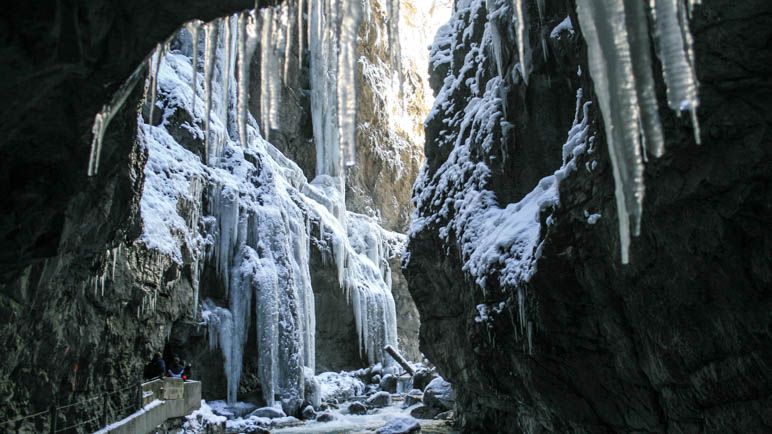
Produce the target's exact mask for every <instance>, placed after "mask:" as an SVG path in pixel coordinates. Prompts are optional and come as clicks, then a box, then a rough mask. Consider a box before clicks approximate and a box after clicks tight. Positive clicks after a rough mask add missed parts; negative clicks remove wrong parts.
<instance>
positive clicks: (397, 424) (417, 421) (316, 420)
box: [178, 365, 458, 434]
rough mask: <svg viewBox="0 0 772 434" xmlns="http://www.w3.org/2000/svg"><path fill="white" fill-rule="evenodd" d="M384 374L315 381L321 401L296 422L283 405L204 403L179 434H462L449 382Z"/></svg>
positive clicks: (326, 376)
mask: <svg viewBox="0 0 772 434" xmlns="http://www.w3.org/2000/svg"><path fill="white" fill-rule="evenodd" d="M385 371H386V372H384V370H382V369H381V368H380V366H378V365H376V367H371V368H368V369H363V370H359V371H355V372H340V373H334V372H326V373H323V374H320V375H317V376H315V377H314V381H313V382H312V383H313V384H314V385H315V386H311V387H312V390H311V391H310V392H313V393H318V394H317V396H318V397H319V401H317V404H312V403H311V402H307V403H305V404H303V406H302V411H300V412H299V413H294V414H295V416H296V417H291V416H287V415H286V413H285V412H284V411H283V410H282V406H281V404H279V403H276V404H274V405H273V406H268V407H262V408H257V406H255V405H254V404H251V403H246V402H237V403H234V404H227V403H226V401H208V402H207V401H202V403H201V408H200V409H199V410H197V411H196V412H194V413H193V414H191V415H189V416H187V417H186V419H185V421H184V424H183V425H182V427H181V430H179V431H178V434H203V433H222V432H225V433H228V434H235V433H265V432H272V433H380V434H400V433H416V432H419V431H420V432H422V433H453V432H458V431H456V430H454V428H453V425H454V420H453V411H452V409H453V408H454V407H455V393H454V392H453V389H452V387H451V385H450V384H449V383H447V382H446V381H445V380H443V379H442V378H441V377H439V376H438V375H437V374H436V373H435V372H434V371H433V370H432V369H428V368H420V369H418V370H417V373H416V375H415V376H414V377H412V378H411V377H410V376H407V375H404V374H403V375H402V376H396V375H392V374H388V373H387V372H388V369H387V370H385ZM365 381H367V382H369V384H367V385H366V384H365ZM309 385H310V384H309ZM414 386H415V387H414ZM395 390H397V391H398V393H393V392H394V391H395Z"/></svg>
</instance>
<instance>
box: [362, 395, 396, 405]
mask: <svg viewBox="0 0 772 434" xmlns="http://www.w3.org/2000/svg"><path fill="white" fill-rule="evenodd" d="M365 403H366V404H367V406H368V407H370V408H380V407H386V406H387V405H391V394H390V393H389V392H376V393H374V394H373V395H372V396H370V397H369V398H367V401H365Z"/></svg>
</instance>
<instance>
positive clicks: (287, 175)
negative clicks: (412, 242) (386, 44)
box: [139, 1, 404, 405]
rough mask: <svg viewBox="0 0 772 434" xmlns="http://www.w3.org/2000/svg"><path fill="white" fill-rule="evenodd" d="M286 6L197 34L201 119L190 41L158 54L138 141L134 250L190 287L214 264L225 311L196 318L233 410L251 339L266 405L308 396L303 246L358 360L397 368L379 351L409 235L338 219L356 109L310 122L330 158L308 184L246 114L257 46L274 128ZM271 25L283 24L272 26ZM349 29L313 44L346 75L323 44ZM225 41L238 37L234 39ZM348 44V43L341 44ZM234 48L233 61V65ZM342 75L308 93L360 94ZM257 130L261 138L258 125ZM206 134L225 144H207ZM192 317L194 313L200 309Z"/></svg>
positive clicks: (389, 328)
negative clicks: (334, 280) (144, 156)
mask: <svg viewBox="0 0 772 434" xmlns="http://www.w3.org/2000/svg"><path fill="white" fill-rule="evenodd" d="M327 3H329V2H320V1H312V2H310V4H309V7H311V8H312V10H313V8H315V7H320V6H326V7H328V8H329V7H330V5H329V4H327ZM288 7H289V6H288V5H283V6H277V7H274V8H268V9H263V10H262V11H259V12H255V13H254V14H250V13H242V14H239V15H238V16H237V17H235V18H226V19H224V20H217V21H214V22H212V23H208V24H206V25H205V26H206V27H205V29H206V32H205V33H206V34H207V38H206V48H205V50H204V51H205V54H204V71H203V79H204V88H205V92H204V93H205V94H204V96H203V98H204V100H205V103H204V104H203V107H205V110H206V113H200V111H198V112H194V110H193V107H201V106H202V105H201V104H200V103H196V102H195V101H196V99H197V98H200V97H201V95H199V93H198V92H195V91H194V90H192V88H191V87H190V86H189V83H191V82H192V81H193V77H194V76H196V75H197V74H199V73H200V72H199V71H198V69H197V68H193V64H192V62H191V57H192V58H195V57H196V56H195V54H194V53H195V50H193V47H191V46H197V42H195V40H194V41H193V42H192V43H191V44H190V45H191V46H183V47H182V50H181V51H172V52H169V53H167V54H165V55H164V56H163V58H162V59H161V61H160V64H159V68H158V87H159V99H160V100H161V103H162V105H163V110H164V111H163V115H162V120H161V123H160V125H158V126H152V125H148V124H145V123H143V122H142V120H141V119H140V125H139V141H140V143H141V144H142V146H144V147H145V148H146V149H147V151H148V162H147V165H146V169H145V177H146V178H145V179H146V180H145V185H144V191H143V197H142V202H141V214H142V219H143V223H144V224H143V228H144V232H143V234H142V236H141V238H140V241H141V242H142V243H143V244H145V245H146V246H147V247H149V248H151V249H153V250H155V251H159V252H161V253H164V254H166V255H168V256H169V257H170V258H172V259H173V260H174V261H176V262H178V263H180V264H183V263H184V264H190V265H191V267H190V269H191V272H192V274H193V276H192V281H193V282H194V286H196V288H195V289H194V290H195V291H198V289H199V288H198V286H199V285H200V282H199V279H198V274H199V273H200V272H201V269H202V268H203V264H205V263H209V264H211V265H212V266H213V268H214V270H216V274H217V280H218V281H219V282H220V283H219V285H220V286H221V287H222V290H223V292H224V293H225V294H224V295H225V297H226V299H227V305H225V306H222V305H218V304H217V303H216V302H215V301H214V300H206V301H205V302H204V304H203V306H202V311H201V319H202V320H203V321H204V322H205V323H206V324H207V325H208V327H209V336H210V344H211V346H212V348H215V347H217V348H219V349H220V351H222V353H223V356H224V362H225V366H224V369H225V374H226V378H227V380H228V397H227V399H228V401H229V402H233V401H235V400H236V399H237V391H238V384H239V380H240V377H241V369H242V365H243V358H244V345H245V343H246V341H247V339H256V340H257V345H258V351H259V360H258V366H259V377H260V382H261V386H262V390H263V397H264V399H265V400H266V402H267V403H268V404H269V405H272V404H273V403H274V400H275V399H276V398H277V397H278V398H281V399H303V396H304V377H305V375H306V374H305V372H306V371H308V372H311V371H313V369H314V365H315V322H316V318H315V316H314V315H315V310H314V294H313V290H312V288H311V279H310V272H309V258H310V249H311V245H312V243H311V240H312V238H314V239H316V241H315V242H314V244H315V245H317V246H319V248H321V249H322V253H323V255H325V256H326V257H327V258H328V259H329V261H330V263H331V264H333V265H334V266H335V267H337V270H338V275H339V280H340V283H341V287H342V288H344V290H345V291H346V293H347V295H348V299H349V302H350V304H351V306H352V309H353V310H354V316H355V322H356V328H357V332H358V335H359V338H358V339H359V343H360V349H361V352H362V354H363V356H366V357H367V359H368V360H369V361H370V362H371V363H378V362H380V363H384V364H386V365H389V364H391V363H392V361H391V359H390V358H388V356H387V355H386V354H384V352H383V347H384V346H386V345H392V346H396V344H397V331H396V312H395V306H394V300H393V298H392V295H391V271H390V269H389V265H388V262H389V258H391V257H393V256H394V255H395V254H396V253H397V252H398V251H399V250H400V249H401V248H402V245H403V244H404V236H402V235H400V234H396V233H393V232H389V231H386V230H384V229H382V228H381V227H380V226H379V225H378V223H377V221H375V220H374V219H372V218H369V217H366V216H362V215H358V214H354V213H351V212H348V211H346V207H345V198H344V196H343V190H342V183H343V178H342V176H343V174H342V173H341V171H340V169H341V167H342V165H341V158H342V157H341V154H340V152H337V153H336V152H334V149H337V150H338V151H339V150H340V147H339V145H338V144H339V142H338V137H341V136H342V135H343V133H342V132H341V131H343V130H345V129H347V128H351V129H353V128H354V126H355V125H354V124H353V122H354V121H353V120H352V119H347V120H346V122H348V124H346V125H347V126H343V127H342V126H341V125H342V124H341V123H339V122H338V120H339V119H340V118H341V116H343V117H348V116H353V113H352V112H350V110H351V107H353V106H351V107H349V108H347V109H346V108H344V109H340V110H333V115H334V116H333V117H329V118H325V117H323V116H321V113H317V114H316V116H317V122H319V123H320V125H319V126H320V128H321V130H322V131H328V132H331V133H333V134H330V135H324V134H322V135H321V136H320V138H321V139H322V140H321V141H317V147H318V149H320V150H321V152H320V153H322V152H326V157H325V158H326V160H325V161H324V162H323V168H324V169H323V170H321V171H320V173H319V175H318V176H317V177H316V178H315V179H314V180H313V181H311V182H308V181H307V179H306V178H305V176H304V175H303V172H302V171H301V169H300V168H299V167H298V166H297V165H296V164H295V163H293V162H292V161H290V160H289V159H287V158H286V157H285V156H284V155H282V154H281V152H279V151H278V150H277V149H276V148H275V147H274V146H273V145H271V144H270V143H268V142H267V141H265V140H264V139H263V137H262V135H261V129H260V128H259V127H258V122H257V121H256V120H255V118H254V117H253V116H252V115H251V113H249V111H248V109H247V98H248V94H247V93H246V92H247V87H248V79H247V78H248V75H249V74H248V70H247V67H248V64H249V60H250V55H251V54H250V53H251V52H252V51H254V49H255V47H256V46H257V42H258V37H259V38H260V42H261V43H260V45H259V47H260V50H261V52H260V53H259V55H260V56H261V57H260V58H261V60H266V59H267V60H269V65H268V66H270V67H271V68H275V69H274V70H273V71H271V72H272V73H274V74H277V75H273V76H271V77H265V76H264V79H266V80H267V81H268V82H267V83H262V85H261V89H260V91H261V95H260V97H261V98H264V97H265V98H267V100H266V101H265V102H266V104H261V105H262V108H263V109H267V110H268V111H267V112H266V113H265V114H266V116H263V115H262V113H261V116H260V117H261V118H262V119H263V122H266V123H268V124H269V125H270V124H271V123H272V122H275V121H276V119H275V118H272V115H271V112H272V111H273V110H274V108H275V107H278V104H279V101H277V100H276V98H277V97H278V95H279V90H280V88H279V87H278V86H280V85H281V80H280V77H278V73H279V72H281V71H282V67H283V65H282V64H281V62H282V61H286V60H287V58H286V56H276V52H275V51H276V48H277V47H279V46H280V44H282V43H284V42H285V41H284V39H282V38H283V37H286V35H285V36H282V38H279V37H277V34H280V33H281V32H282V31H283V29H282V26H281V25H279V24H280V23H281V22H282V20H287V19H288V18H289V16H290V13H289V12H288V10H287V9H286V8H288ZM326 19H328V16H327V15H326V14H325V15H324V16H322V15H321V14H320V15H317V16H315V17H314V16H313V15H312V17H311V28H310V29H309V31H311V32H313V31H314V30H313V26H314V25H316V26H320V25H321V26H325V25H327V24H329V23H327V24H325V23H322V22H321V21H323V20H326ZM275 20H279V21H278V22H277V23H273V22H274V21H275ZM314 20H316V21H314ZM234 21H235V23H236V24H235V26H236V27H237V29H236V30H235V31H234V29H233V26H234ZM343 21H345V20H343ZM271 23H273V24H271ZM353 25H354V23H352V22H349V23H348V24H346V23H344V22H338V24H337V26H338V27H333V28H327V27H323V28H324V30H322V28H317V29H316V30H317V31H319V34H318V35H317V36H318V37H319V38H321V39H320V40H319V41H317V42H316V43H312V44H311V46H310V55H311V58H312V59H317V61H318V60H319V59H322V60H324V61H325V62H327V63H325V65H327V66H329V67H335V68H337V67H338V65H339V63H340V64H342V65H344V68H349V67H352V65H351V64H350V63H348V62H350V61H355V60H356V59H355V57H352V56H353V54H354V53H353V52H352V53H349V54H343V55H342V57H343V58H342V59H338V58H337V57H335V56H332V54H334V53H335V47H336V46H335V45H334V44H333V45H327V46H325V45H321V44H319V42H321V40H322V39H324V40H325V42H327V43H332V42H334V41H330V39H335V36H336V34H335V33H330V32H332V31H333V30H334V29H335V28H337V29H338V30H340V26H343V27H344V28H345V27H346V26H353ZM349 30H351V29H349ZM234 33H235V34H236V38H235V39H236V40H235V41H232V39H233V38H232V37H231V35H233V34H234ZM258 35H259V36H258ZM325 38H326V39H325ZM344 39H345V38H344ZM181 40H184V39H181ZM269 41H270V43H268V42H269ZM277 41H279V43H278V44H277ZM355 41H356V39H355V37H354V38H352V39H351V40H350V41H349V42H348V43H351V44H353V43H355ZM312 42H313V41H312ZM341 43H342V42H341ZM315 44H316V45H315ZM183 45H184V44H183ZM234 47H235V51H236V52H237V58H236V59H235V60H236V62H235V63H236V65H233V60H232V59H231V57H232V55H231V53H232V52H233V50H234ZM195 48H197V47H195ZM354 48H355V47H354ZM191 50H192V51H191ZM319 50H322V51H324V52H323V53H319V52H318V51H319ZM325 50H327V51H325ZM265 51H270V52H265ZM188 53H190V54H188ZM272 56H273V57H272ZM328 56H329V57H330V58H328ZM347 56H348V57H347ZM312 61H313V60H312ZM215 65H219V68H218V67H215ZM317 66H318V65H317ZM328 71H329V70H328ZM345 75H346V74H343V75H341V76H340V77H339V76H338V75H332V76H330V75H325V76H323V77H316V78H315V79H317V78H318V79H321V80H327V79H329V80H332V82H327V81H324V82H323V83H321V84H319V83H317V84H314V83H313V81H312V85H313V86H314V87H315V89H316V90H320V89H321V93H322V94H323V97H324V98H327V97H330V98H333V99H336V98H338V97H339V96H340V95H343V94H345V92H346V91H343V92H342V93H341V91H339V90H338V86H341V85H342V86H344V87H347V88H348V90H353V89H355V83H354V82H353V81H348V80H353V78H350V77H346V76H345ZM234 80H235V81H236V82H237V91H236V92H231V90H230V86H229V83H230V82H231V81H234ZM348 90H347V91H348ZM325 92H327V93H325ZM347 98H348V97H347ZM333 107H338V106H337V105H336V106H333ZM177 110H183V111H185V112H187V113H189V114H190V115H191V118H192V121H191V122H189V123H184V124H183V125H172V124H171V122H172V121H171V120H170V119H171V117H172V116H173V115H174V113H175V112H176V111H177ZM177 118H178V117H177ZM177 118H175V119H177ZM207 119H208V120H207ZM172 126H174V127H176V128H180V127H181V128H183V129H184V130H186V131H188V132H189V133H190V134H191V135H192V136H193V137H195V138H196V139H197V140H199V141H201V142H203V143H204V144H205V151H204V155H205V156H206V158H203V159H202V158H201V157H200V156H199V155H196V154H195V153H194V152H191V151H190V150H188V149H186V148H185V147H184V146H183V145H182V144H181V143H179V142H178V141H177V140H176V139H175V137H174V136H173V134H172V132H171V131H172V129H173V128H171V127H172ZM315 126H316V125H315ZM260 127H262V129H263V131H265V129H266V127H267V126H266V125H260ZM348 133H350V132H347V133H346V134H348ZM209 134H212V135H213V137H218V138H220V140H207V138H208V137H209ZM204 198H206V200H204ZM317 228H318V230H317ZM209 292H210V293H211V289H210V291H209ZM195 298H198V297H197V294H196V296H195ZM252 309H254V314H253V313H252ZM194 315H198V311H197V310H196V311H195V312H194ZM251 321H255V323H256V330H257V336H254V337H250V336H247V331H248V330H249V324H250V322H251ZM309 369H310V371H309Z"/></svg>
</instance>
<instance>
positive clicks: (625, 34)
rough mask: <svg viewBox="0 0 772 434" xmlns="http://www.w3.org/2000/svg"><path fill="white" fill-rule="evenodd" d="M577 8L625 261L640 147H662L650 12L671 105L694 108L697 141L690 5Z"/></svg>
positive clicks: (636, 219)
mask: <svg viewBox="0 0 772 434" xmlns="http://www.w3.org/2000/svg"><path fill="white" fill-rule="evenodd" d="M693 3H694V2H690V6H689V7H691V5H692V4H693ZM576 9H577V15H578V16H579V21H580V23H581V26H582V32H583V34H584V38H585V41H586V42H587V51H588V56H589V66H590V74H591V75H592V78H593V82H594V83H595V94H596V95H597V97H598V102H599V104H600V109H601V112H602V113H603V120H604V124H605V128H606V140H607V142H608V149H609V155H610V157H611V162H612V167H613V173H614V181H615V184H616V188H615V192H616V201H617V211H618V215H619V237H620V241H621V248H622V263H628V261H629V246H630V234H631V233H632V234H633V235H638V234H639V233H640V225H641V214H642V212H643V196H644V179H643V171H644V166H643V163H644V161H645V158H646V155H645V151H646V150H648V151H649V152H651V153H652V155H654V156H656V157H658V156H661V155H662V154H663V152H664V139H663V136H662V127H661V125H660V121H659V114H658V112H657V98H656V95H655V94H654V79H653V76H652V64H651V56H650V54H649V50H650V48H649V32H650V30H649V19H648V18H649V14H650V15H651V17H652V19H653V23H654V29H655V36H656V40H657V44H656V47H657V52H658V54H659V57H660V60H661V62H662V70H663V75H664V78H665V84H666V85H667V99H668V105H669V106H670V108H671V109H673V110H676V111H677V112H678V113H679V114H680V113H681V111H689V112H690V113H691V117H692V122H693V127H694V134H695V140H696V141H697V143H699V126H698V125H697V116H696V111H697V106H698V105H699V100H698V98H697V78H696V73H695V70H694V55H693V53H692V40H691V33H690V31H689V21H688V19H689V17H688V12H687V6H686V5H685V4H684V2H683V1H681V0H652V1H651V2H649V7H648V13H647V7H646V5H645V4H644V2H640V1H636V0H597V1H596V0H578V1H577V5H576Z"/></svg>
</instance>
